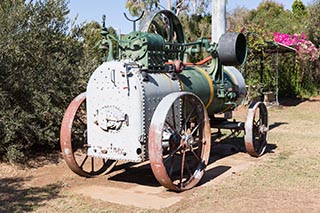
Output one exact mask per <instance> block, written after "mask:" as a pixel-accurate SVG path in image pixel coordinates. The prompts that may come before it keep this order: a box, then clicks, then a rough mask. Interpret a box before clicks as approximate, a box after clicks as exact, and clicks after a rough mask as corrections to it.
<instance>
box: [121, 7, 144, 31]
mask: <svg viewBox="0 0 320 213" xmlns="http://www.w3.org/2000/svg"><path fill="white" fill-rule="evenodd" d="M123 15H124V17H126V19H127V20H128V21H131V22H133V32H135V31H136V22H137V21H139V20H140V19H141V18H142V16H143V15H144V11H142V13H141V15H140V16H139V17H138V18H136V19H130V18H129V17H128V16H127V14H126V13H123Z"/></svg>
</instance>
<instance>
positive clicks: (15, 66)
mask: <svg viewBox="0 0 320 213" xmlns="http://www.w3.org/2000/svg"><path fill="white" fill-rule="evenodd" d="M68 12H69V10H68V8H67V3H66V1H65V0H56V1H51V0H43V1H36V2H32V1H31V2H29V3H25V1H23V0H3V1H1V3H0V64H1V66H0V73H1V75H0V105H1V106H2V108H1V109H0V156H2V159H7V160H9V161H19V160H23V159H24V156H25V154H26V153H28V152H29V151H30V150H31V149H33V148H35V147H39V146H42V147H47V148H49V147H57V145H58V141H59V129H60V122H61V119H62V116H63V113H64V110H65V108H66V106H67V104H68V103H69V101H70V100H71V98H72V97H74V96H75V95H76V94H78V93H79V92H80V91H81V90H83V89H84V86H85V85H79V82H80V81H79V66H81V58H82V56H83V48H82V46H81V43H79V41H78V40H77V38H76V37H74V36H73V35H71V34H70V33H69V29H68V25H69V20H68V18H66V15H67V14H68Z"/></svg>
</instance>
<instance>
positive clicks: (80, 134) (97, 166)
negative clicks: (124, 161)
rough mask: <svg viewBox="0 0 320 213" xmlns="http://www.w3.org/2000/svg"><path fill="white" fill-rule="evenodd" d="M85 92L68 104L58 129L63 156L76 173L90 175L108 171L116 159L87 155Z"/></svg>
mask: <svg viewBox="0 0 320 213" xmlns="http://www.w3.org/2000/svg"><path fill="white" fill-rule="evenodd" d="M85 100H86V93H81V94H80V95H78V96H77V97H76V98H75V99H73V100H72V102H71V103H70V104H69V106H68V108H67V110H66V112H65V114H64V116H63V120H62V124H61V129H60V145H61V151H62V154H63V158H64V160H65V161H66V163H67V165H68V166H69V168H70V169H71V170H72V171H73V172H75V173H76V174H78V175H80V176H84V177H92V176H95V175H99V174H102V173H103V172H109V171H110V170H111V169H112V168H113V167H114V166H115V164H116V161H113V160H107V159H97V158H93V157H90V156H88V155H87V149H88V144H87V122H86V121H87V116H86V102H85Z"/></svg>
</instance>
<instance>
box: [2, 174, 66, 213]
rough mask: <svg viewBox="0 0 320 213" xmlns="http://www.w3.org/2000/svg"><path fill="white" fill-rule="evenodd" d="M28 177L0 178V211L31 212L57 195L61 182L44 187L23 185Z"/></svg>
mask: <svg viewBox="0 0 320 213" xmlns="http://www.w3.org/2000/svg"><path fill="white" fill-rule="evenodd" d="M29 179H31V178H30V177H29V178H0V203H1V205H0V212H1V213H2V212H3V213H4V212H31V211H34V210H35V209H36V208H38V207H40V206H42V205H45V203H46V201H48V200H52V199H55V198H57V197H60V196H59V192H60V189H61V188H62V184H61V183H55V184H50V185H47V186H44V187H30V188H27V187H26V186H25V185H23V182H24V181H27V180H29Z"/></svg>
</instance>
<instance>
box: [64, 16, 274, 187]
mask: <svg viewBox="0 0 320 213" xmlns="http://www.w3.org/2000/svg"><path fill="white" fill-rule="evenodd" d="M140 18H141V17H140ZM134 23H135V22H134ZM140 26H141V27H140V30H139V31H135V30H134V31H133V32H132V33H130V34H128V35H126V36H124V37H123V38H121V39H120V38H115V37H113V36H112V35H110V34H109V32H108V31H107V29H106V28H105V24H103V29H102V33H101V34H102V35H103V40H102V42H101V45H102V48H105V50H106V54H105V61H104V63H102V64H101V65H100V66H99V67H98V68H97V69H96V70H95V71H94V72H93V73H92V75H91V77H90V80H89V82H88V85H87V90H86V92H84V93H82V94H80V95H78V96H77V97H76V98H75V99H74V100H73V101H72V102H71V103H70V105H69V106H68V108H67V110H66V112H65V115H64V117H63V120H62V125H61V133H60V143H61V149H62V153H63V156H64V159H65V161H66V163H67V165H68V166H69V167H70V169H71V170H72V171H73V172H75V173H76V174H78V175H80V176H84V177H92V176H96V175H99V174H102V173H105V172H109V171H110V170H111V169H112V168H113V167H114V166H115V164H116V163H117V162H118V161H127V162H136V163H139V162H147V161H150V166H151V169H152V172H153V174H154V176H155V177H156V179H157V180H158V182H159V183H160V184H161V185H163V186H164V187H167V188H168V189H170V190H174V191H184V190H187V189H190V188H192V187H194V186H195V185H196V184H197V183H198V182H199V181H200V179H201V178H202V176H203V175H204V172H205V168H206V166H207V164H208V160H209V157H210V150H211V128H218V129H234V130H244V132H245V134H244V142H245V147H246V150H247V152H248V153H249V154H250V155H252V156H255V157H258V156H260V155H262V154H263V152H264V151H265V148H266V145H267V131H268V116H267V109H266V107H265V105H264V104H263V103H262V102H257V103H254V104H252V105H251V106H250V108H249V112H248V116H247V120H246V121H245V122H235V121H229V120H228V119H227V118H218V117H217V116H215V115H218V114H223V113H229V112H232V111H233V110H234V109H235V108H236V107H237V106H239V105H240V104H241V103H242V101H243V99H244V97H245V94H246V85H245V81H244V78H243V76H242V74H241V73H240V72H239V71H238V70H237V69H236V68H235V67H234V66H236V65H241V64H242V63H244V62H245V59H246V51H247V45H246V39H245V36H244V35H243V34H241V33H226V34H224V35H222V36H221V38H220V40H219V42H218V43H211V42H210V41H209V40H208V39H199V40H197V41H194V42H189V43H187V42H185V35H184V33H183V29H182V25H181V23H180V21H179V19H178V18H177V17H176V16H175V15H174V14H173V13H172V12H170V11H167V10H162V11H158V12H155V13H152V14H149V15H145V16H144V18H143V19H142V20H141V24H140ZM114 42H116V44H117V46H118V49H119V58H118V59H113V56H112V52H113V51H112V48H111V47H112V43H114ZM201 51H203V52H204V51H205V52H206V53H207V54H208V55H209V57H208V58H207V59H205V60H203V61H200V62H198V63H195V64H193V63H188V62H186V59H187V56H188V55H192V54H194V53H198V52H201ZM208 61H211V63H210V65H205V64H206V62H208Z"/></svg>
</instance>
